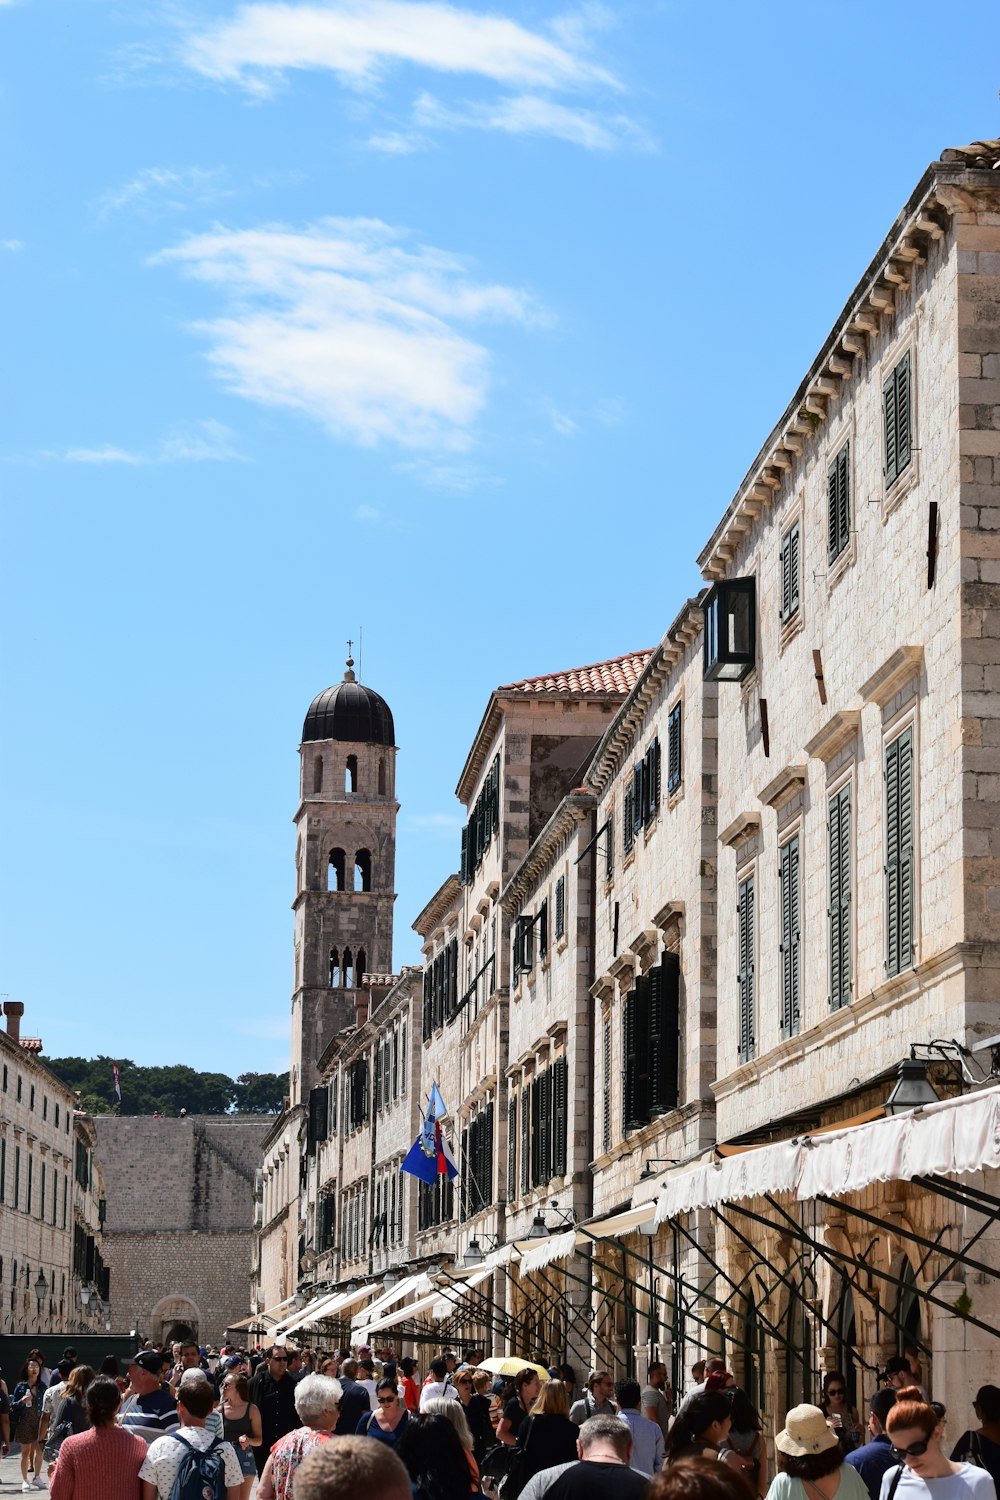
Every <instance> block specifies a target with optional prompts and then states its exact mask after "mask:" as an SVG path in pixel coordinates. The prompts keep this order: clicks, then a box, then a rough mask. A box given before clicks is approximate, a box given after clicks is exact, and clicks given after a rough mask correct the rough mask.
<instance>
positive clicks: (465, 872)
mask: <svg viewBox="0 0 1000 1500" xmlns="http://www.w3.org/2000/svg"><path fill="white" fill-rule="evenodd" d="M458 878H459V881H460V883H461V884H462V885H468V883H469V825H468V823H466V825H465V827H464V828H463V829H462V862H461V864H460V866H459V876H458Z"/></svg>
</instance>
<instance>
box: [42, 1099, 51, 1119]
mask: <svg viewBox="0 0 1000 1500" xmlns="http://www.w3.org/2000/svg"><path fill="white" fill-rule="evenodd" d="M48 1118H49V1096H48V1094H43V1095H42V1119H43V1120H47V1119H48Z"/></svg>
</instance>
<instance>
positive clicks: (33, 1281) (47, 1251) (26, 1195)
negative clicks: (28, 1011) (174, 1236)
mask: <svg viewBox="0 0 1000 1500" xmlns="http://www.w3.org/2000/svg"><path fill="white" fill-rule="evenodd" d="M3 1009H4V1014H5V1015H6V1018H7V1028H6V1030H5V1031H0V1068H2V1078H0V1205H2V1208H0V1333H3V1334H24V1333H38V1334H40V1335H43V1334H49V1333H53V1334H54V1333H100V1332H102V1331H103V1330H104V1329H105V1326H106V1323H107V1321H108V1312H107V1308H108V1296H109V1270H108V1265H107V1262H106V1260H105V1256H106V1247H105V1242H104V1203H105V1196H106V1195H105V1186H104V1177H103V1173H102V1170H101V1165H100V1162H99V1161H97V1160H96V1159H95V1153H94V1146H95V1134H94V1122H93V1121H92V1120H91V1119H90V1117H89V1116H88V1115H84V1114H82V1113H81V1112H80V1111H79V1110H78V1109H77V1101H76V1096H75V1095H74V1093H73V1091H72V1090H71V1089H69V1088H68V1087H67V1086H66V1085H65V1084H64V1083H62V1082H61V1081H60V1079H58V1078H57V1077H56V1076H55V1074H54V1073H52V1072H50V1071H49V1069H48V1068H47V1067H46V1065H45V1063H44V1062H43V1061H42V1058H41V1056H40V1055H39V1054H40V1053H41V1051H42V1042H41V1039H40V1038H39V1037H30V1036H22V1035H21V1019H22V1017H23V1015H24V1006H23V1005H22V1004H21V1003H20V1001H15V1000H6V1001H5V1002H4V1007H3Z"/></svg>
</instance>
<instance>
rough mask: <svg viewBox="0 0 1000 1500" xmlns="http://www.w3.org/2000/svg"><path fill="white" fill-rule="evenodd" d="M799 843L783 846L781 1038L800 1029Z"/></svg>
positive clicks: (789, 842)
mask: <svg viewBox="0 0 1000 1500" xmlns="http://www.w3.org/2000/svg"><path fill="white" fill-rule="evenodd" d="M799 894H800V893H799V839H798V835H797V834H796V836H795V837H794V838H791V839H789V840H788V842H787V844H783V845H782V846H781V1034H782V1036H795V1035H797V1033H798V1029H799V1009H800V993H799V957H800V955H799Z"/></svg>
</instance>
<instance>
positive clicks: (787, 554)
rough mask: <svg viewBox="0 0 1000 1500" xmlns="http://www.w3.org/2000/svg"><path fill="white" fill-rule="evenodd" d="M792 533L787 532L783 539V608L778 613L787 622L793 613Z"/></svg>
mask: <svg viewBox="0 0 1000 1500" xmlns="http://www.w3.org/2000/svg"><path fill="white" fill-rule="evenodd" d="M791 540H792V533H791V532H790V531H786V532H785V535H784V536H783V537H782V538H781V607H780V609H779V611H778V613H779V616H780V618H781V619H782V620H787V619H788V616H789V615H790V614H791V612H792V548H791Z"/></svg>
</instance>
